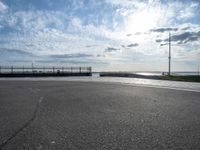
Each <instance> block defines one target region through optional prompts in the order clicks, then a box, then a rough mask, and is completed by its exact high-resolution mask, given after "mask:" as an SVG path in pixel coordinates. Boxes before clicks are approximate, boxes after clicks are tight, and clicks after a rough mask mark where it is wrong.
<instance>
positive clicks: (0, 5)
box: [0, 1, 8, 12]
mask: <svg viewBox="0 0 200 150" xmlns="http://www.w3.org/2000/svg"><path fill="white" fill-rule="evenodd" d="M7 8H8V6H6V5H5V4H4V3H3V2H1V1H0V12H3V11H5V10H6V9H7Z"/></svg>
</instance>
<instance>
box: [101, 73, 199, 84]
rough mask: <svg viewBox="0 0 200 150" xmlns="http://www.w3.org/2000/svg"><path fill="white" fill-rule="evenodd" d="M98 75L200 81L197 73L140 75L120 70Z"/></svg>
mask: <svg viewBox="0 0 200 150" xmlns="http://www.w3.org/2000/svg"><path fill="white" fill-rule="evenodd" d="M100 77H127V78H143V79H155V80H170V81H185V82H200V76H199V75H184V76H181V75H170V76H168V75H140V74H137V73H120V72H102V73H100Z"/></svg>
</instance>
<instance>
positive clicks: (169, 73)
mask: <svg viewBox="0 0 200 150" xmlns="http://www.w3.org/2000/svg"><path fill="white" fill-rule="evenodd" d="M168 75H169V76H170V75H171V33H170V32H169V71H168Z"/></svg>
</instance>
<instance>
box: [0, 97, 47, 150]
mask: <svg viewBox="0 0 200 150" xmlns="http://www.w3.org/2000/svg"><path fill="white" fill-rule="evenodd" d="M43 99H44V98H43V97H40V99H39V101H38V102H37V105H36V107H35V110H34V112H33V115H32V117H31V118H30V119H29V120H28V121H27V122H26V123H25V124H24V125H23V126H22V127H21V128H19V129H18V130H17V131H16V132H14V133H13V134H12V135H11V136H10V137H9V138H8V139H7V140H5V141H4V142H3V143H1V144H0V150H2V148H3V147H4V146H6V145H7V144H8V143H9V142H10V141H11V140H12V139H14V138H15V137H16V136H17V135H18V134H19V133H20V132H21V131H23V130H24V129H25V128H27V127H28V126H29V125H30V124H31V123H32V122H33V121H34V120H35V118H36V116H37V112H38V110H39V106H40V103H41V102H42V101H43Z"/></svg>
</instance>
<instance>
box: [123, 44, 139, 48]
mask: <svg viewBox="0 0 200 150" xmlns="http://www.w3.org/2000/svg"><path fill="white" fill-rule="evenodd" d="M137 46H139V44H137V43H134V44H129V45H127V46H126V47H129V48H130V47H137Z"/></svg>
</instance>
